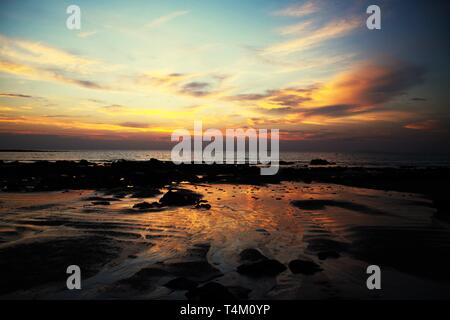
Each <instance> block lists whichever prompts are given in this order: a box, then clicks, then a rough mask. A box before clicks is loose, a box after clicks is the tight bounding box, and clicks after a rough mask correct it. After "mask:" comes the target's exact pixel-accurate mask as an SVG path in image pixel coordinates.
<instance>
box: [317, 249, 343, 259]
mask: <svg viewBox="0 0 450 320" xmlns="http://www.w3.org/2000/svg"><path fill="white" fill-rule="evenodd" d="M340 256H341V255H340V254H339V253H337V252H336V251H321V252H319V253H318V254H317V257H318V258H319V259H320V260H326V259H328V258H331V259H337V258H339V257H340Z"/></svg>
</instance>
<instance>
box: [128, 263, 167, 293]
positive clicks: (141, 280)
mask: <svg viewBox="0 0 450 320" xmlns="http://www.w3.org/2000/svg"><path fill="white" fill-rule="evenodd" d="M168 275H169V273H168V272H167V271H165V270H163V269H160V268H153V267H149V268H144V269H141V270H139V271H138V272H136V273H135V274H134V275H133V276H131V277H130V278H127V279H123V280H120V281H119V283H120V284H122V285H123V284H125V285H127V286H130V287H132V288H133V289H137V290H148V289H149V288H151V287H153V285H154V281H153V278H160V277H164V276H168Z"/></svg>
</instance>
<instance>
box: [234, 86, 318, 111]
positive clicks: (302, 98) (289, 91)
mask: <svg viewBox="0 0 450 320" xmlns="http://www.w3.org/2000/svg"><path fill="white" fill-rule="evenodd" d="M316 89H317V88H316V87H315V86H310V87H308V88H284V89H278V90H267V91H266V92H265V93H257V94H255V93H250V94H238V95H235V96H231V97H228V99H229V100H232V101H244V102H249V101H250V102H251V101H254V102H261V101H263V102H266V103H267V104H272V105H277V106H283V107H298V106H300V105H302V104H303V103H304V102H307V101H310V100H311V97H310V95H311V93H312V92H313V91H314V90H316ZM286 110H287V109H286Z"/></svg>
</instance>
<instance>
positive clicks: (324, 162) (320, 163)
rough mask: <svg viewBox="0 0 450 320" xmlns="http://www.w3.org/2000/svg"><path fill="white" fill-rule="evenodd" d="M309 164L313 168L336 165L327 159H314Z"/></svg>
mask: <svg viewBox="0 0 450 320" xmlns="http://www.w3.org/2000/svg"><path fill="white" fill-rule="evenodd" d="M309 164H310V165H311V166H327V165H331V164H334V163H333V162H329V161H327V160H325V159H312V160H311V161H310V162H309Z"/></svg>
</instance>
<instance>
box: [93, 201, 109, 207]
mask: <svg viewBox="0 0 450 320" xmlns="http://www.w3.org/2000/svg"><path fill="white" fill-rule="evenodd" d="M92 204H95V205H98V206H109V205H110V204H111V203H110V202H109V201H92Z"/></svg>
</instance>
